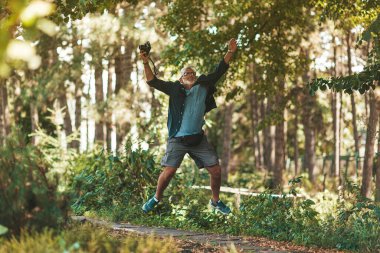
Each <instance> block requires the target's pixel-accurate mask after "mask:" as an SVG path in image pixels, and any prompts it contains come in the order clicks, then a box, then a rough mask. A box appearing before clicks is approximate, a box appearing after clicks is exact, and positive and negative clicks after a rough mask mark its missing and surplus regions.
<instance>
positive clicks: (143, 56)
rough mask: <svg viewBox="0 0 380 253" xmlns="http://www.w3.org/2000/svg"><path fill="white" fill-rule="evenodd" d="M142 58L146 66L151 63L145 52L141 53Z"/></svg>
mask: <svg viewBox="0 0 380 253" xmlns="http://www.w3.org/2000/svg"><path fill="white" fill-rule="evenodd" d="M140 58H141V59H142V61H143V63H144V64H146V63H148V62H149V58H148V55H146V53H145V52H144V51H140Z"/></svg>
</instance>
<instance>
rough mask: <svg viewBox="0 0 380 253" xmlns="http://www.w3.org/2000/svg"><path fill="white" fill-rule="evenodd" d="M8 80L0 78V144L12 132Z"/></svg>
mask: <svg viewBox="0 0 380 253" xmlns="http://www.w3.org/2000/svg"><path fill="white" fill-rule="evenodd" d="M6 85H7V84H6V81H5V80H4V79H0V99H1V100H0V124H1V126H0V145H1V144H2V143H3V141H4V139H5V137H7V135H8V134H9V133H10V130H11V129H10V115H9V108H8V90H7V86H6Z"/></svg>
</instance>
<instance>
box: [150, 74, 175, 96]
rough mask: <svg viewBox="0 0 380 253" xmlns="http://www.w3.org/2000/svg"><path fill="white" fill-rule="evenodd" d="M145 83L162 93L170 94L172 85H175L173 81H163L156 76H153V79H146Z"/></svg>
mask: <svg viewBox="0 0 380 253" xmlns="http://www.w3.org/2000/svg"><path fill="white" fill-rule="evenodd" d="M147 83H148V85H149V86H151V87H153V88H155V89H157V90H159V91H162V92H163V93H165V94H167V95H170V92H171V91H172V90H173V88H174V85H175V84H174V82H170V81H163V80H161V79H158V78H157V77H156V76H155V77H154V79H153V80H150V81H147Z"/></svg>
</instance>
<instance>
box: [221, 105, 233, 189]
mask: <svg viewBox="0 0 380 253" xmlns="http://www.w3.org/2000/svg"><path fill="white" fill-rule="evenodd" d="M233 110H234V105H233V103H230V104H228V105H226V108H225V112H224V113H225V114H224V129H223V152H222V153H223V157H222V164H221V167H222V181H223V182H227V181H228V172H229V163H230V158H231V143H232V138H231V137H232V115H233Z"/></svg>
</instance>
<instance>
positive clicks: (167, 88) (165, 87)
mask: <svg viewBox="0 0 380 253" xmlns="http://www.w3.org/2000/svg"><path fill="white" fill-rule="evenodd" d="M140 57H141V59H142V61H143V64H144V72H145V77H146V81H147V83H148V85H149V86H151V87H153V88H155V89H157V90H159V91H162V92H164V93H165V94H167V95H170V92H171V90H172V89H173V86H174V83H173V82H166V81H163V80H161V79H158V78H157V77H156V76H155V75H154V74H153V71H152V69H151V68H150V66H149V57H148V56H147V55H146V53H144V52H140Z"/></svg>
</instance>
